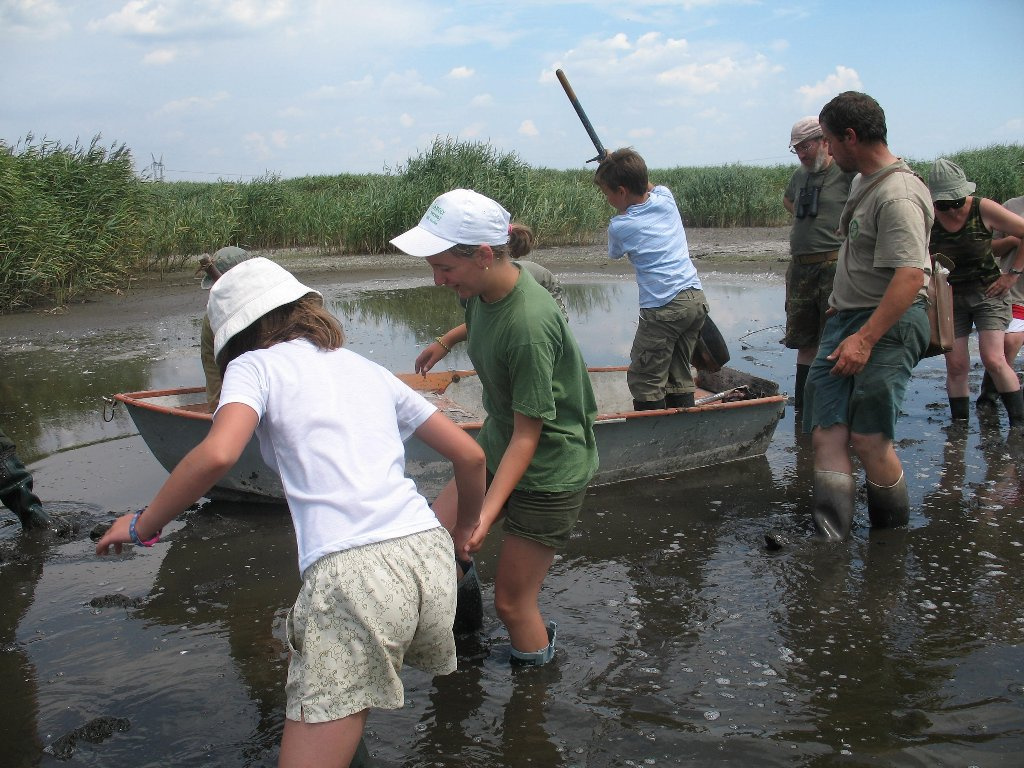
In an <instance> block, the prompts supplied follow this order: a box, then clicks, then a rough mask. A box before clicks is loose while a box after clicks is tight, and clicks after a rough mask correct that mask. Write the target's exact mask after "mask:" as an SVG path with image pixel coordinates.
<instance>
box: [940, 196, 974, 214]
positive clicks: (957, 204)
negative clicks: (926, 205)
mask: <svg viewBox="0 0 1024 768" xmlns="http://www.w3.org/2000/svg"><path fill="white" fill-rule="evenodd" d="M966 200H967V198H965V197H961V198H960V199H959V200H936V201H935V210H936V211H951V210H956V209H957V208H963V207H964V203H965V202H966Z"/></svg>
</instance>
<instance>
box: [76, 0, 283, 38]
mask: <svg viewBox="0 0 1024 768" xmlns="http://www.w3.org/2000/svg"><path fill="white" fill-rule="evenodd" d="M291 13H292V4H291V3H290V2H289V1H288V0H231V1H229V2H223V1H222V2H209V0H130V2H127V3H125V4H124V5H123V6H121V8H120V9H119V10H117V11H115V12H114V13H111V14H108V15H106V16H104V17H102V18H99V19H96V20H93V21H90V22H89V23H88V24H87V25H86V28H87V29H88V30H89V31H90V32H95V33H100V32H109V33H112V34H114V35H124V36H128V37H173V36H179V35H183V34H189V33H196V32H206V33H211V32H214V31H221V32H223V33H225V34H232V35H237V34H238V33H239V32H240V31H245V30H254V29H264V28H267V27H270V26H280V25H282V24H283V23H284V22H285V21H286V20H287V19H288V17H289V16H290V15H291Z"/></svg>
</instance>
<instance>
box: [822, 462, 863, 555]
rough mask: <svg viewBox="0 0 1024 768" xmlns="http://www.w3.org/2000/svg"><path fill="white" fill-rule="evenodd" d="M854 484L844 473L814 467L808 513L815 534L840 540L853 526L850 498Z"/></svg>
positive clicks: (852, 494) (848, 533)
mask: <svg viewBox="0 0 1024 768" xmlns="http://www.w3.org/2000/svg"><path fill="white" fill-rule="evenodd" d="M856 491H857V485H856V483H855V482H854V480H853V475H848V474H846V473H845V472H831V471H829V470H824V469H816V470H814V502H813V508H812V510H811V516H812V517H813V518H814V527H815V528H817V530H818V535H819V536H820V537H821V538H823V539H827V540H828V541H842V540H843V539H845V538H846V537H847V536H849V535H850V530H851V529H852V528H853V499H854V494H855V493H856Z"/></svg>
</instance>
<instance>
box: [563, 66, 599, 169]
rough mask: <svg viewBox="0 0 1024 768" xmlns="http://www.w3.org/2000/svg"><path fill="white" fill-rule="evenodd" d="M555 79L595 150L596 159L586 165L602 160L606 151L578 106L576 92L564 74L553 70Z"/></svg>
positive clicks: (580, 106) (581, 108) (584, 113)
mask: <svg viewBox="0 0 1024 768" xmlns="http://www.w3.org/2000/svg"><path fill="white" fill-rule="evenodd" d="M555 77H557V78H558V82H560V83H561V84H562V88H563V90H565V95H566V96H568V97H569V102H570V103H571V104H572V106H573V109H575V110H576V114H577V115H579V118H580V122H581V123H583V127H584V128H586V129H587V134H588V135H589V136H590V140H591V141H592V142H594V149H596V150H597V157H593V158H591V159H590V160H587V162H588V163H592V162H594V161H595V160H604V158H605V155H607V154H608V150H607V149H605V148H604V144H602V143H601V139H600V138H598V136H597V131H595V130H594V126H592V125H591V124H590V119H589V118H588V117H587V113H586V112H584V111H583V106H582V105H581V104H580V100H579V99H577V98H576V92H575V91H573V89H572V86H571V85H569V79H568V78H567V77H566V76H565V72H563V71H562V70H560V69H556V70H555Z"/></svg>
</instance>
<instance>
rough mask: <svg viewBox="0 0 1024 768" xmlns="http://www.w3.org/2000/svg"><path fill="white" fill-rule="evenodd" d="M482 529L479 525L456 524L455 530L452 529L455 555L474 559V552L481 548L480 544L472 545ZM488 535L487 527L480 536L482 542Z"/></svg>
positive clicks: (461, 558) (460, 557) (462, 558)
mask: <svg viewBox="0 0 1024 768" xmlns="http://www.w3.org/2000/svg"><path fill="white" fill-rule="evenodd" d="M479 530H480V526H479V525H472V526H468V525H467V526H462V525H456V526H455V530H454V531H452V540H453V541H454V542H455V557H457V558H458V559H459V560H472V559H473V557H472V555H473V553H474V552H476V551H477V550H478V549H480V545H479V544H477V546H475V547H474V546H472V544H473V541H474V540H475V539H476V537H477V535H478V531H479ZM486 535H487V531H486V529H485V530H484V533H483V535H481V536H480V542H481V543H482V542H483V537H484V536H486Z"/></svg>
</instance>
